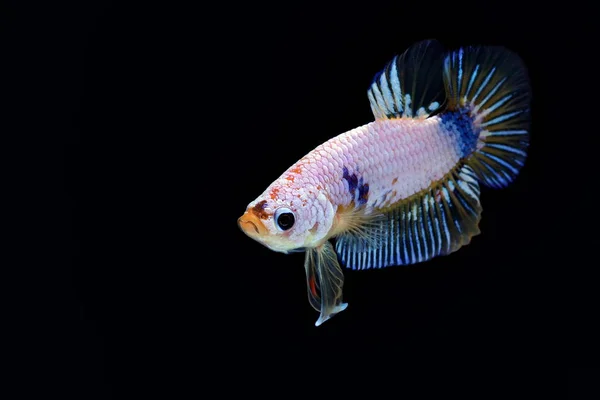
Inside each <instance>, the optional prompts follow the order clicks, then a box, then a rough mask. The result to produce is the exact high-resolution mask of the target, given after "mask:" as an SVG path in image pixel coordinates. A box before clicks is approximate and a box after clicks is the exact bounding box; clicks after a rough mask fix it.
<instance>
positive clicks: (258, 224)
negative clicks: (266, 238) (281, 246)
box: [237, 211, 267, 237]
mask: <svg viewBox="0 0 600 400" xmlns="http://www.w3.org/2000/svg"><path fill="white" fill-rule="evenodd" d="M237 223H238V227H239V228H240V229H241V230H242V232H244V233H245V234H246V235H248V236H254V237H256V236H259V235H263V234H266V233H267V228H266V227H265V226H264V225H263V223H262V221H260V220H259V219H258V218H257V217H256V215H254V214H252V213H249V212H248V211H246V212H245V213H244V215H242V216H241V217H239V218H238V220H237Z"/></svg>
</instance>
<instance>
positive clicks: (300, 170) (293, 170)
mask: <svg viewBox="0 0 600 400" xmlns="http://www.w3.org/2000/svg"><path fill="white" fill-rule="evenodd" d="M290 172H293V173H294V174H299V173H301V172H302V169H300V166H297V167H296V168H292V169H290Z"/></svg>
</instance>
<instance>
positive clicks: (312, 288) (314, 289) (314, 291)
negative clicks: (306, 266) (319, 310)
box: [309, 276, 317, 297]
mask: <svg viewBox="0 0 600 400" xmlns="http://www.w3.org/2000/svg"><path fill="white" fill-rule="evenodd" d="M309 283H310V292H311V293H312V295H313V296H314V297H317V286H316V284H315V277H314V276H311V277H310V280H309Z"/></svg>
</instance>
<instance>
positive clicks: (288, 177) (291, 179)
mask: <svg viewBox="0 0 600 400" xmlns="http://www.w3.org/2000/svg"><path fill="white" fill-rule="evenodd" d="M285 179H287V180H288V181H292V182H294V175H288V176H286V177H285Z"/></svg>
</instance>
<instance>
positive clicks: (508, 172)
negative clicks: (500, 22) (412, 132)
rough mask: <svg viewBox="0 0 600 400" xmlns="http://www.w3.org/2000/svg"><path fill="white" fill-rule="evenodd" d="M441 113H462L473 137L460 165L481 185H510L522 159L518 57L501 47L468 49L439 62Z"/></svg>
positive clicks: (524, 108)
mask: <svg viewBox="0 0 600 400" xmlns="http://www.w3.org/2000/svg"><path fill="white" fill-rule="evenodd" d="M444 87H445V89H446V98H447V110H448V111H450V112H451V111H456V112H460V114H463V115H464V114H467V115H468V116H469V118H468V120H470V121H471V126H470V127H469V129H468V131H469V132H472V134H473V135H475V136H476V137H475V138H473V142H472V144H473V146H467V147H470V151H468V152H465V153H466V154H465V158H466V163H467V164H468V165H469V166H471V167H472V168H473V170H474V171H475V173H476V174H477V177H478V178H479V180H480V181H481V182H483V183H484V184H485V185H486V186H489V187H492V188H502V187H505V186H507V185H508V184H509V183H510V182H512V181H513V180H514V179H515V178H516V176H517V174H518V173H519V171H520V169H521V167H522V166H523V164H524V162H525V158H526V156H527V153H526V149H527V146H528V145H529V118H530V115H529V103H530V98H531V89H530V86H529V79H528V78H527V71H526V69H525V66H524V65H523V63H522V61H521V60H520V58H519V57H518V56H517V55H516V54H514V53H512V52H510V51H508V50H506V49H504V48H501V47H469V48H464V49H459V50H457V51H454V52H451V53H449V54H448V55H447V56H446V58H445V59H444Z"/></svg>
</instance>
